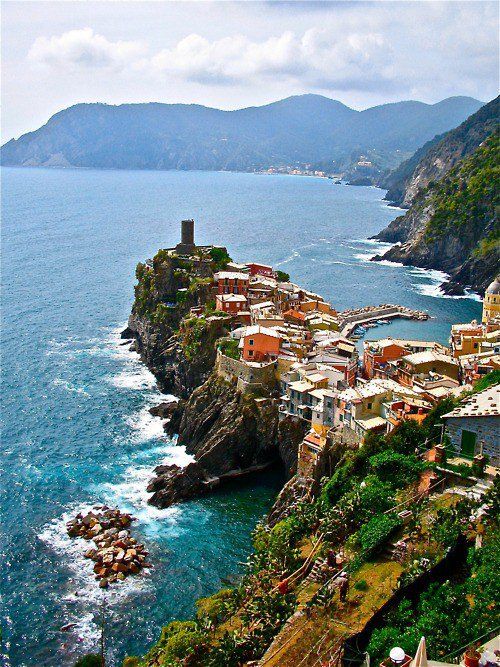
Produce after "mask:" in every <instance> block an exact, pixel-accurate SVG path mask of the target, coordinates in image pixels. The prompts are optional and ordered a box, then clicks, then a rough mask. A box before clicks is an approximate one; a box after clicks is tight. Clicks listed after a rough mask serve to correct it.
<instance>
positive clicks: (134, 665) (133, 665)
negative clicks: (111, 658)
mask: <svg viewBox="0 0 500 667" xmlns="http://www.w3.org/2000/svg"><path fill="white" fill-rule="evenodd" d="M140 664H141V660H140V658H136V657H135V656H132V655H131V656H129V657H128V658H125V660H124V661H123V665H122V667H139V665H140Z"/></svg>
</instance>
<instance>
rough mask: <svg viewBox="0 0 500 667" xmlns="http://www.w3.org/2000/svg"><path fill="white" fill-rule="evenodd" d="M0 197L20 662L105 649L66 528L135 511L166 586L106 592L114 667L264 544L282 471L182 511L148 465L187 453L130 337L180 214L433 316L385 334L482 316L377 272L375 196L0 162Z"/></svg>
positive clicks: (5, 503) (381, 207)
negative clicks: (101, 513)
mask: <svg viewBox="0 0 500 667" xmlns="http://www.w3.org/2000/svg"><path fill="white" fill-rule="evenodd" d="M2 185H3V200H2V223H3V224H2V242H3V244H2V245H3V260H2V280H3V285H2V307H3V327H2V352H3V369H2V370H3V373H2V383H3V386H2V417H3V430H2V436H3V437H2V463H1V467H2V485H1V512H2V528H3V535H2V536H1V538H0V550H1V559H2V592H3V604H4V610H3V611H4V618H5V620H4V621H3V622H2V627H3V631H4V637H5V638H6V639H7V642H8V644H9V645H10V661H11V664H12V665H15V666H16V667H18V666H21V665H30V666H31V665H35V664H36V665H39V666H42V667H43V666H45V665H51V666H52V665H56V666H58V665H67V664H73V661H74V660H75V658H76V656H78V655H80V654H81V653H83V652H86V651H88V650H92V649H94V648H97V638H98V634H99V632H98V624H97V623H96V621H98V616H99V611H100V609H99V606H100V599H101V591H99V590H98V589H96V586H95V582H94V581H93V579H92V577H91V576H89V574H88V570H89V566H90V563H89V562H87V561H84V559H83V558H82V556H81V553H82V551H83V549H84V546H85V545H83V544H78V543H77V542H75V541H71V540H70V539H69V538H67V537H66V536H65V532H64V521H65V519H66V518H67V516H69V515H71V514H72V513H75V512H76V511H78V510H80V509H81V508H82V507H83V506H86V505H91V504H93V503H96V502H103V501H104V502H108V503H116V504H118V505H119V506H120V507H122V508H125V509H130V510H132V511H133V512H134V514H135V515H136V516H137V517H138V522H137V524H136V527H135V532H136V533H137V535H138V536H140V538H141V539H143V540H144V541H145V542H146V543H147V545H148V547H149V549H150V551H151V560H152V561H153V563H154V564H155V568H154V570H153V571H152V573H151V575H150V576H148V577H140V578H134V579H129V580H128V581H127V582H126V583H125V584H123V585H121V586H115V587H114V588H113V589H111V591H110V592H108V593H107V594H106V598H107V612H106V616H107V623H106V634H107V646H108V657H109V664H111V665H120V664H121V662H120V661H121V659H122V658H123V656H124V655H125V654H126V653H129V654H134V653H141V652H144V650H145V649H146V648H147V647H148V645H149V644H150V643H151V642H152V641H154V640H155V638H156V637H157V636H158V633H159V629H160V627H161V626H162V625H163V624H164V623H166V622H167V621H168V620H171V619H172V618H183V617H187V616H189V615H190V614H191V613H192V612H193V609H194V600H195V599H196V597H198V596H200V595H204V594H209V593H211V592H213V591H215V590H216V589H217V588H218V587H219V586H220V585H221V581H222V580H223V579H224V578H225V577H228V576H230V575H231V574H234V573H237V572H238V571H240V568H241V565H240V562H241V561H242V560H244V559H245V557H246V555H247V554H248V552H249V549H250V531H251V529H252V528H253V527H254V525H255V523H256V521H257V520H258V519H259V517H260V516H262V515H263V514H264V513H265V511H266V510H267V509H268V507H269V506H270V504H271V503H272V499H273V498H274V496H275V493H276V490H277V484H278V480H277V479H276V478H275V476H273V475H269V474H267V475H263V476H262V478H261V479H258V480H253V481H252V483H246V484H245V485H238V486H237V487H235V488H232V489H227V490H225V491H224V492H223V493H219V494H217V495H214V496H211V497H209V498H205V499H203V500H200V501H197V502H191V503H186V504H184V505H180V506H178V507H175V508H170V509H169V510H164V511H158V510H154V509H152V508H149V507H148V506H147V504H146V500H147V494H146V493H145V485H146V482H147V480H148V478H149V476H150V472H151V470H152V468H153V467H154V466H155V465H157V464H158V463H159V462H160V461H162V460H179V461H182V459H183V457H184V454H183V452H182V451H181V450H180V449H179V448H176V447H175V443H173V442H171V441H169V440H167V439H165V438H164V437H162V430H161V425H160V422H159V421H158V420H155V419H153V418H152V417H150V416H149V413H148V411H147V408H148V407H149V406H150V405H153V404H154V403H155V402H157V401H158V399H159V398H160V394H159V392H158V391H157V390H156V388H155V384H154V379H153V378H152V376H151V375H150V374H149V373H148V372H147V370H146V369H145V368H144V367H143V366H142V365H141V364H140V362H139V361H138V360H137V357H136V355H134V354H133V353H130V352H128V351H127V350H126V349H125V348H124V347H121V346H120V345H119V338H118V332H119V331H120V329H121V327H122V326H123V325H124V324H125V322H126V319H127V316H128V312H129V309H130V305H131V302H132V298H133V284H134V269H135V266H136V264H137V262H138V261H141V260H143V259H144V258H146V257H150V256H152V255H153V254H154V252H155V251H156V250H157V249H158V248H159V247H166V246H169V245H172V244H174V243H176V242H177V240H178V235H179V231H178V230H179V221H180V220H181V219H182V218H185V217H193V218H195V220H196V235H197V241H198V242H200V243H202V242H203V243H210V242H213V243H217V244H225V245H227V246H228V248H229V249H230V252H231V254H232V256H233V258H234V259H235V260H249V259H254V260H257V261H261V262H264V263H272V264H274V265H279V266H280V267H281V268H282V269H283V270H286V271H289V272H290V273H291V275H292V279H294V280H295V281H296V282H299V283H301V284H303V285H305V286H306V287H308V288H310V289H312V290H314V291H316V292H319V293H321V294H323V295H324V296H326V297H327V298H328V299H330V300H331V301H332V303H333V304H334V306H336V307H337V308H339V309H342V308H345V307H348V306H357V305H365V304H376V303H381V302H394V303H402V304H405V305H407V306H410V307H415V308H421V309H426V310H428V311H429V312H430V314H431V315H432V316H433V319H431V320H429V321H428V322H427V323H416V322H395V323H393V324H391V325H389V326H385V327H380V328H378V329H371V330H370V337H374V338H375V337H381V336H385V335H388V334H390V335H393V336H397V335H405V336H412V337H417V338H437V339H439V340H441V341H443V342H446V340H447V337H448V334H449V329H450V325H451V323H453V322H458V321H467V320H470V319H471V318H472V317H477V316H478V314H479V312H480V304H479V303H478V302H477V301H474V300H472V299H444V298H440V297H438V296H435V295H436V275H435V274H433V273H432V272H425V271H419V270H414V269H408V268H403V267H398V266H394V265H379V264H373V263H370V262H369V261H367V260H368V257H369V256H370V254H372V253H374V252H375V248H374V245H373V243H368V242H366V241H364V240H363V239H366V238H367V237H368V236H370V235H372V234H374V233H375V232H376V231H378V230H379V229H380V228H382V227H383V226H385V225H386V224H387V223H388V222H389V221H390V220H391V219H392V218H394V217H395V216H396V215H398V214H399V211H397V210H394V209H390V208H388V207H386V206H385V204H384V203H383V202H382V201H381V198H382V195H383V193H382V191H380V190H376V189H373V188H355V187H346V186H336V185H333V183H332V181H329V180H323V179H312V178H300V177H289V176H272V177H269V176H258V175H250V174H231V173H205V172H188V173H182V172H147V171H144V172H141V171H130V172H126V171H90V170H89V171H83V170H82V171H78V170H43V169H37V170H35V169H33V170H30V169H24V170H23V169H3V170H2ZM75 592H76V593H78V595H77V596H76V595H75ZM70 622H75V623H76V626H75V627H74V628H72V630H70V631H69V632H66V633H63V632H61V631H60V628H61V626H62V625H64V624H66V623H70Z"/></svg>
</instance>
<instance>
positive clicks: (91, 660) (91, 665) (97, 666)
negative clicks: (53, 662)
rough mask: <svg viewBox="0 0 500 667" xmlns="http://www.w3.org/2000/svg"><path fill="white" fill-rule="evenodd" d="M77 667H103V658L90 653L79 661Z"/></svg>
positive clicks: (76, 663)
mask: <svg viewBox="0 0 500 667" xmlns="http://www.w3.org/2000/svg"><path fill="white" fill-rule="evenodd" d="M75 667H102V658H101V656H100V655H98V654H97V653H89V654H88V655H84V656H83V657H82V658H80V659H79V660H77V661H76V662H75Z"/></svg>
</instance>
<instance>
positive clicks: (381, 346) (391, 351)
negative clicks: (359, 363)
mask: <svg viewBox="0 0 500 667" xmlns="http://www.w3.org/2000/svg"><path fill="white" fill-rule="evenodd" d="M406 354H408V351H407V350H406V348H404V347H403V346H402V345H398V344H397V343H393V342H391V341H389V340H386V341H374V342H369V343H368V342H366V343H365V344H364V350H363V371H364V376H365V378H367V379H369V380H371V379H372V378H373V377H374V376H375V371H377V370H384V368H385V367H386V366H387V364H388V363H389V361H394V360H395V359H401V357H404V356H405V355H406Z"/></svg>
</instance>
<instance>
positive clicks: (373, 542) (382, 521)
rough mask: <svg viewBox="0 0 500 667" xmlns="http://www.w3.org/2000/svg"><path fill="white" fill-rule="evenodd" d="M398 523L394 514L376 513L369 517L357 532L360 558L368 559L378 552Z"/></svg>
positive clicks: (399, 522)
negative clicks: (371, 517)
mask: <svg viewBox="0 0 500 667" xmlns="http://www.w3.org/2000/svg"><path fill="white" fill-rule="evenodd" d="M400 525H401V521H400V520H399V519H398V517H397V516H396V515H394V514H378V515H375V516H374V517H373V519H370V521H368V523H367V524H365V525H364V526H362V527H361V529H360V531H359V534H358V540H359V544H360V546H361V553H360V556H361V558H362V559H363V560H368V559H370V558H373V556H376V555H377V554H378V553H380V551H381V550H382V548H383V547H384V546H385V545H386V544H387V542H388V541H389V538H390V537H391V535H392V534H393V533H394V532H395V530H396V529H397V528H399V526H400Z"/></svg>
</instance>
